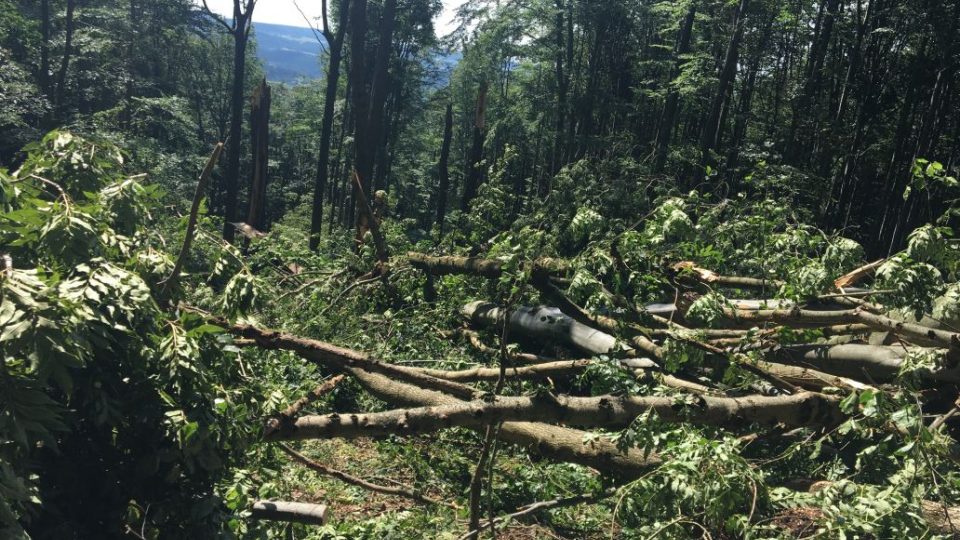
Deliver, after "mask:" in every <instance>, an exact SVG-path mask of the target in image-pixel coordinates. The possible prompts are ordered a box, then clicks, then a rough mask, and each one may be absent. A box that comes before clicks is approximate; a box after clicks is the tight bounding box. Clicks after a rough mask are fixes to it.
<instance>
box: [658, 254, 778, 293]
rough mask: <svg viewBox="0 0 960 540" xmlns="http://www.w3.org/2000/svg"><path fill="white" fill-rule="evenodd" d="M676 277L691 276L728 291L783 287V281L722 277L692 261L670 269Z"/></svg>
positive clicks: (678, 264) (680, 263)
mask: <svg viewBox="0 0 960 540" xmlns="http://www.w3.org/2000/svg"><path fill="white" fill-rule="evenodd" d="M672 269H673V271H674V272H677V273H678V274H679V276H678V277H685V276H691V277H693V278H694V279H696V280H697V281H698V282H700V283H703V284H705V285H715V286H717V287H726V288H730V289H779V288H780V287H781V286H783V281H780V280H775V279H774V280H771V279H762V278H752V277H741V276H722V275H720V274H717V273H716V272H714V271H713V270H708V269H706V268H701V267H699V266H697V263H695V262H692V261H683V262H679V263H677V264H675V265H673V267H672Z"/></svg>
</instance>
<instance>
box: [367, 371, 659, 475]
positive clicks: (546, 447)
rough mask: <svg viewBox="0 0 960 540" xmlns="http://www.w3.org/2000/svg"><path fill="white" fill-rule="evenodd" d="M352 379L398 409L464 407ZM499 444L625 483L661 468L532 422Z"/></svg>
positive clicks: (602, 442)
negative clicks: (590, 469) (574, 465)
mask: <svg viewBox="0 0 960 540" xmlns="http://www.w3.org/2000/svg"><path fill="white" fill-rule="evenodd" d="M350 372H351V373H352V374H353V376H354V377H356V379H357V380H358V381H359V382H360V383H361V384H362V385H363V386H364V387H365V388H366V389H367V390H368V391H369V392H370V393H372V394H373V395H374V396H376V397H378V398H380V399H382V400H384V401H387V402H390V403H395V404H401V405H451V404H453V405H456V404H463V403H464V402H463V401H460V400H458V399H456V398H452V397H450V396H448V395H445V394H441V393H439V392H434V391H431V390H425V389H423V388H417V387H415V386H411V385H409V384H404V383H401V382H397V381H395V380H391V379H389V378H387V377H384V376H383V375H379V374H376V373H370V372H367V371H362V370H359V369H351V370H350ZM499 438H500V440H501V441H504V442H508V443H512V444H517V445H520V446H522V447H524V448H527V449H528V450H530V451H533V452H536V453H538V454H540V455H542V456H544V457H547V458H550V459H553V460H555V461H562V462H569V463H577V464H580V465H583V466H586V467H592V468H594V469H597V470H598V471H601V472H603V473H605V474H608V475H610V476H614V477H617V478H621V479H624V480H629V479H634V478H638V477H640V476H642V475H643V474H645V473H646V472H648V471H649V470H650V469H651V468H652V467H654V466H657V465H659V464H660V459H659V457H657V456H656V455H654V454H646V453H645V452H642V451H640V450H638V449H635V448H631V449H628V450H626V451H622V450H621V449H619V448H618V447H617V446H616V445H615V444H614V443H612V442H611V441H610V440H608V439H606V438H603V437H596V436H595V435H593V434H591V433H589V432H586V431H580V430H577V429H571V428H566V427H559V426H551V425H549V424H542V423H535V422H504V423H503V424H502V425H501V426H500V433H499Z"/></svg>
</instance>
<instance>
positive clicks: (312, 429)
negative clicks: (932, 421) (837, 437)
mask: <svg viewBox="0 0 960 540" xmlns="http://www.w3.org/2000/svg"><path fill="white" fill-rule="evenodd" d="M648 411H653V412H655V413H656V414H657V416H658V417H659V418H660V419H662V420H664V421H668V422H692V423H695V424H701V425H714V426H743V425H744V423H753V424H760V425H764V426H774V425H784V426H787V427H801V426H833V425H836V424H839V423H840V422H841V421H842V420H843V418H844V415H843V413H841V412H840V408H839V402H838V401H837V400H835V399H833V398H830V397H827V396H824V395H822V394H816V393H811V392H803V393H800V394H795V395H791V396H777V397H765V396H748V397H743V398H721V397H709V396H703V397H699V398H697V399H696V401H695V402H692V403H690V404H687V405H683V404H679V403H678V402H677V400H676V399H674V398H672V397H629V396H600V397H592V398H588V397H568V396H552V395H548V396H538V397H533V398H528V397H498V398H497V399H496V401H493V402H487V401H472V402H469V403H457V404H451V405H442V406H435V407H421V408H415V409H398V410H393V411H388V412H383V413H371V414H342V415H341V414H329V415H322V416H304V417H301V418H299V419H298V420H297V422H296V425H295V428H294V431H293V432H291V433H290V434H289V435H285V436H282V435H277V436H275V437H271V438H281V437H282V438H289V439H315V438H328V437H343V438H356V437H373V436H384V435H393V434H398V435H414V434H420V433H431V432H434V431H437V430H439V429H443V428H450V427H470V428H479V427H485V426H487V425H489V424H490V423H491V422H503V421H536V422H563V423H567V424H572V425H579V426H585V427H611V428H623V427H625V426H627V425H629V424H630V422H632V421H633V420H634V419H635V418H636V417H637V416H640V415H641V414H644V413H645V412H648Z"/></svg>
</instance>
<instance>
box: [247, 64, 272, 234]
mask: <svg viewBox="0 0 960 540" xmlns="http://www.w3.org/2000/svg"><path fill="white" fill-rule="evenodd" d="M269 145H270V87H269V86H268V85H267V80H266V79H263V80H262V81H261V82H260V85H259V86H257V87H256V88H255V89H254V91H253V95H252V96H251V97H250V150H251V151H252V152H253V163H252V167H251V175H250V201H249V204H248V206H247V224H248V225H250V226H252V227H253V228H254V229H257V230H258V231H265V230H266V228H267V164H268V161H269V158H270V146H269Z"/></svg>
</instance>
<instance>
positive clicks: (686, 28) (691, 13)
mask: <svg viewBox="0 0 960 540" xmlns="http://www.w3.org/2000/svg"><path fill="white" fill-rule="evenodd" d="M696 17H697V2H696V0H692V1H691V2H690V8H689V9H688V10H687V15H686V17H684V19H683V25H682V26H681V27H680V35H679V36H678V37H677V46H676V49H675V51H674V54H675V56H676V58H677V62H676V64H675V65H674V67H673V73H672V74H671V77H670V79H671V82H672V81H674V80H676V79H677V77H679V76H680V73H681V71H682V70H683V64H684V63H685V60H684V58H683V57H684V55H686V54H688V53H689V52H690V38H691V36H692V35H693V21H694V19H696ZM679 108H680V93H679V92H678V91H677V89H676V88H674V87H673V86H671V87H670V90H669V92H668V93H667V100H666V102H665V103H664V104H663V114H662V115H661V116H660V129H659V130H658V131H657V155H656V160H655V162H654V165H653V172H655V173H662V172H663V168H664V167H665V166H666V164H667V152H668V151H669V149H670V139H671V138H672V136H673V126H674V124H676V122H677V111H678V110H679Z"/></svg>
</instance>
